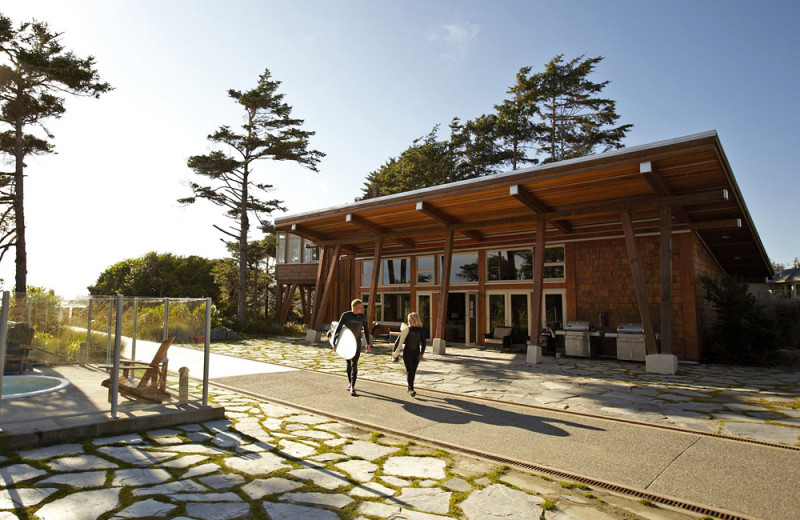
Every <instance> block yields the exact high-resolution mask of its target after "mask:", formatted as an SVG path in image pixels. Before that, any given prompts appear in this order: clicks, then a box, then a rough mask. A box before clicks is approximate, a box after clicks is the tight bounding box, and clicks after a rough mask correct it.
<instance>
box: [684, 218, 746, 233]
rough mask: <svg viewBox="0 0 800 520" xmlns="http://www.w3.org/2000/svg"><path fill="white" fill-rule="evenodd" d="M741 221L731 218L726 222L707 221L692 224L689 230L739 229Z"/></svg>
mask: <svg viewBox="0 0 800 520" xmlns="http://www.w3.org/2000/svg"><path fill="white" fill-rule="evenodd" d="M741 227H742V219H740V218H732V219H728V220H707V221H705V222H692V223H691V224H689V229H692V230H694V231H706V230H709V229H740V228H741Z"/></svg>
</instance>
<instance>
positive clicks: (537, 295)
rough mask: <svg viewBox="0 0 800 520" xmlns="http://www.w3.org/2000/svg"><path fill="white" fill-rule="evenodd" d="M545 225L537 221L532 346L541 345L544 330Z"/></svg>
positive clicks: (531, 330) (532, 300) (531, 327)
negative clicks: (541, 331) (540, 333)
mask: <svg viewBox="0 0 800 520" xmlns="http://www.w3.org/2000/svg"><path fill="white" fill-rule="evenodd" d="M545 225H546V223H545V220H544V219H543V218H540V219H538V220H537V221H536V244H535V245H534V247H533V295H532V297H531V312H530V314H529V316H528V321H529V323H530V325H529V334H530V336H531V339H530V344H531V345H539V331H540V330H542V293H543V292H544V236H545Z"/></svg>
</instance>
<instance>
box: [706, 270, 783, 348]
mask: <svg viewBox="0 0 800 520" xmlns="http://www.w3.org/2000/svg"><path fill="white" fill-rule="evenodd" d="M700 282H701V283H702V284H703V287H704V289H705V291H706V299H707V300H708V301H710V302H711V304H712V305H713V307H714V311H716V321H715V322H714V325H713V327H712V330H711V333H710V335H709V336H708V338H706V341H705V343H704V348H703V355H704V358H705V360H706V361H708V362H714V363H738V364H753V363H763V362H765V361H766V360H767V357H768V356H767V355H768V353H769V352H771V351H773V350H774V349H775V348H776V339H777V333H776V329H775V321H774V319H773V318H772V317H771V316H770V315H768V314H767V313H766V312H765V309H764V307H763V306H761V305H760V304H759V303H758V301H757V300H756V297H755V296H753V295H752V294H751V293H749V292H748V289H747V285H746V284H745V283H743V282H741V281H740V280H738V279H736V278H734V277H731V276H726V277H723V278H720V279H717V278H711V277H710V276H705V275H704V276H701V278H700Z"/></svg>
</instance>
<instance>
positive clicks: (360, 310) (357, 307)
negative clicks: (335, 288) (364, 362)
mask: <svg viewBox="0 0 800 520" xmlns="http://www.w3.org/2000/svg"><path fill="white" fill-rule="evenodd" d="M342 327H347V328H348V329H350V332H352V333H353V336H355V337H356V345H357V346H358V348H357V349H356V355H355V356H353V359H348V360H347V381H348V382H349V385H348V387H347V391H348V392H350V395H352V396H353V397H356V396H357V395H358V394H356V378H357V377H358V358H359V356H360V355H361V331H362V330H363V331H364V337H365V338H366V340H367V352H369V351H370V349H371V348H372V340H371V339H370V337H369V329H370V326H369V320H368V319H367V316H366V314H364V302H362V301H361V300H353V301H352V302H350V310H349V311H347V312H345V313H344V314H342V317H341V318H339V324H338V325H336V330H335V331H334V333H333V337H334V338H338V337H339V332H340V331H341V330H342ZM334 348H335V347H334Z"/></svg>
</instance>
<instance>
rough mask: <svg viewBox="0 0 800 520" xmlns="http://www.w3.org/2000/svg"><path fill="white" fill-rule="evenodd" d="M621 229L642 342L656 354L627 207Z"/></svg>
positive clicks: (651, 324) (648, 307)
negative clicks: (642, 334)
mask: <svg viewBox="0 0 800 520" xmlns="http://www.w3.org/2000/svg"><path fill="white" fill-rule="evenodd" d="M622 229H623V230H624V232H625V245H626V246H627V248H628V260H629V261H630V264H631V275H632V276H633V286H634V288H635V289H636V302H637V304H638V305H639V314H640V315H641V317H642V327H643V328H644V343H645V349H646V351H647V353H648V354H657V353H658V350H657V346H656V335H655V329H654V327H653V318H652V316H651V315H650V306H649V305H648V303H647V283H646V282H645V279H644V270H643V269H642V262H641V260H639V250H638V249H637V248H636V235H635V234H634V232H633V223H632V222H631V213H630V210H628V209H627V208H625V209H623V210H622Z"/></svg>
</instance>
